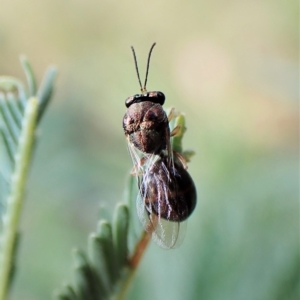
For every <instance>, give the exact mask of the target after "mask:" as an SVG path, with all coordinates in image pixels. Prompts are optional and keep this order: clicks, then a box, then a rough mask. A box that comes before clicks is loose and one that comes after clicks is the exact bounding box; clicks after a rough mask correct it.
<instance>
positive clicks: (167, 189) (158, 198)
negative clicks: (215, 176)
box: [123, 43, 197, 249]
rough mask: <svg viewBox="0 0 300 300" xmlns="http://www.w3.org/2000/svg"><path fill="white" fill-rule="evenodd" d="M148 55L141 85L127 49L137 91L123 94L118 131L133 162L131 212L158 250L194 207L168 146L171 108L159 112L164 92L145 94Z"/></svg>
mask: <svg viewBox="0 0 300 300" xmlns="http://www.w3.org/2000/svg"><path fill="white" fill-rule="evenodd" d="M154 46H155V43H154V44H153V45H152V47H151V48H150V51H149V55H148V62H147V70H146V77H145V83H144V85H143V86H142V84H141V80H140V75H139V70H138V66H137V59H136V55H135V51H134V48H133V47H131V49H132V52H133V56H134V62H135V67H136V72H137V77H138V80H139V84H140V88H141V94H136V95H134V96H131V97H128V98H127V99H126V101H125V105H126V107H127V111H126V113H125V115H124V118H123V129H124V133H125V136H126V138H127V140H128V148H129V152H130V155H131V158H132V161H133V164H134V168H133V171H132V175H134V176H136V177H137V181H138V187H139V193H138V197H137V211H138V216H139V219H140V221H141V222H142V224H143V227H144V229H145V230H146V231H148V232H149V233H150V234H151V235H152V239H153V240H154V241H155V242H156V243H157V244H158V245H160V246H161V247H163V248H167V249H169V248H174V247H176V246H178V245H179V244H180V242H181V240H182V239H181V238H182V237H183V236H184V228H185V224H186V222H185V221H186V219H187V218H188V217H189V216H190V215H191V213H192V212H193V210H194V208H195V206H196V198H197V195H196V188H195V185H194V182H193V180H192V178H191V176H190V175H189V173H188V172H187V171H186V168H187V166H186V161H185V159H184V157H183V155H182V154H181V153H178V152H175V151H173V150H172V147H171V137H172V136H176V134H177V133H178V131H179V129H180V128H179V127H175V128H174V129H173V130H172V131H171V132H170V128H169V121H170V120H171V119H172V118H173V117H174V110H171V112H170V114H169V115H167V114H166V112H165V111H164V110H163V107H162V106H163V104H164V102H165V95H164V94H163V93H162V92H159V91H153V92H147V90H146V84H147V78H148V71H149V64H150V57H151V53H152V50H153V48H154Z"/></svg>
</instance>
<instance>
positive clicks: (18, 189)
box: [0, 97, 38, 300]
mask: <svg viewBox="0 0 300 300" xmlns="http://www.w3.org/2000/svg"><path fill="white" fill-rule="evenodd" d="M37 112H38V100H37V98H34V97H32V98H30V99H29V100H28V102H27V104H26V109H25V115H24V119H23V124H22V132H21V135H20V140H19V149H18V152H17V155H16V165H15V166H16V167H15V171H14V174H13V176H12V183H11V192H10V195H9V198H8V202H7V211H6V213H5V215H4V217H3V240H2V241H1V249H0V300H4V299H5V298H6V294H7V291H8V286H9V280H10V275H11V267H12V263H13V255H14V247H15V242H16V236H17V231H18V224H19V220H20V215H21V208H22V203H23V195H24V189H25V182H26V178H27V173H28V169H29V163H30V158H31V152H32V144H33V140H34V131H35V124H36V118H37Z"/></svg>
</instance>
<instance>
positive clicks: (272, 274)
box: [0, 0, 299, 300]
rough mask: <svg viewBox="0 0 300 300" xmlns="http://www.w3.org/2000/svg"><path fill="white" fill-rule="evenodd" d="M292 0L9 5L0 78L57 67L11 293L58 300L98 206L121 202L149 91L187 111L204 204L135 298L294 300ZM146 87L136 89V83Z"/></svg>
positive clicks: (152, 250)
mask: <svg viewBox="0 0 300 300" xmlns="http://www.w3.org/2000/svg"><path fill="white" fill-rule="evenodd" d="M298 12H299V10H298V2H296V1H292V0H287V1H271V0H262V1H238V0H230V1H224V0H223V1H222V0H212V1H170V0H160V1H157V0H153V1H147V2H146V1H136V0H135V1H107V0H106V1H105V0H98V1H94V0H92V1H83V0H81V1H80V0H73V1H71V0H69V1H67V0H52V1H45V0H40V1H33V0H27V1H22V0H14V1H11V0H10V1H9V0H2V1H1V3H0V54H1V55H0V73H1V74H5V75H13V76H17V77H19V78H22V79H25V78H24V74H23V72H22V70H21V67H20V64H19V61H18V57H19V55H20V54H26V55H27V57H28V59H29V61H30V62H31V63H32V65H33V68H34V70H35V71H36V74H37V77H38V78H39V80H41V78H42V75H43V73H44V71H45V69H46V67H47V66H48V65H49V64H55V65H57V66H58V68H59V77H58V79H57V81H56V89H55V95H54V98H53V102H52V103H51V105H50V107H49V109H48V111H47V113H46V115H45V117H44V119H43V122H42V124H41V127H40V139H39V143H38V147H37V149H36V153H35V157H34V163H33V165H32V168H31V175H30V180H29V183H28V189H27V199H26V203H25V208H24V212H23V215H22V224H21V226H22V240H21V246H20V248H19V256H18V272H17V276H16V278H15V279H16V280H15V282H14V286H13V290H12V293H11V297H10V299H12V300H15V299H22V300H24V299H25V300H26V299H30V300H36V299H51V297H52V292H53V290H54V289H56V288H58V287H59V286H60V285H61V283H62V282H66V281H69V279H70V277H71V276H70V275H71V268H72V267H71V266H72V259H71V255H70V252H71V249H72V248H73V247H74V246H78V247H81V248H83V249H85V248H86V241H87V235H88V233H89V232H91V231H93V230H94V229H95V227H96V222H97V219H98V213H97V211H98V208H99V205H100V204H103V203H105V204H106V205H107V206H108V207H109V208H110V209H111V210H112V209H113V207H114V204H115V203H116V202H117V201H120V200H122V198H123V193H124V192H123V191H124V186H125V180H126V176H127V175H128V173H129V170H130V168H131V160H130V157H129V154H128V151H127V146H126V141H125V137H124V134H123V129H122V118H123V115H124V113H125V105H124V101H125V99H126V97H128V96H130V95H132V94H135V93H138V92H139V85H138V81H137V78H136V74H135V69H134V64H133V58H132V54H131V51H130V46H131V45H134V46H135V49H136V52H137V57H138V61H139V67H140V72H141V77H142V78H143V76H144V72H145V66H146V59H147V55H148V51H149V48H150V46H151V44H152V43H153V42H157V46H156V47H155V49H154V52H153V56H152V62H151V67H150V74H149V79H148V90H161V91H163V92H164V93H165V95H166V97H167V99H166V104H165V107H166V108H167V107H173V106H174V107H176V108H177V109H178V110H180V111H183V112H185V114H186V117H187V127H188V131H187V132H186V135H185V138H184V147H185V148H190V149H193V150H195V152H196V156H195V157H193V159H192V162H191V163H190V166H189V172H190V174H191V175H192V177H193V178H194V181H195V184H196V187H197V191H198V195H199V196H198V205H197V207H196V210H195V212H194V213H193V215H192V216H191V218H190V219H189V222H188V230H187V233H186V237H185V241H184V243H183V244H182V246H181V247H180V248H178V249H176V250H169V251H165V250H162V249H160V248H159V247H157V246H156V245H151V246H150V247H149V249H148V250H147V252H146V254H145V256H144V258H143V261H142V264H141V266H140V269H139V270H138V272H137V274H136V280H135V282H134V284H133V286H132V289H131V290H130V293H129V295H128V299H143V300H152V299H175V300H180V299H222V300H223V299H228V300H229V299H230V300H232V299H238V300H240V299H243V300H244V299H249V300H254V299H278V300H280V299H298V298H297V295H299V294H297V293H299V203H298V201H299V158H298V150H299V149H298V142H299V140H298V96H299V95H298V84H299V69H298V66H299V65H298V63H299V61H298V54H299V49H298ZM142 80H143V79H142Z"/></svg>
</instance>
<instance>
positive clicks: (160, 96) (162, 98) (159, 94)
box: [157, 92, 166, 105]
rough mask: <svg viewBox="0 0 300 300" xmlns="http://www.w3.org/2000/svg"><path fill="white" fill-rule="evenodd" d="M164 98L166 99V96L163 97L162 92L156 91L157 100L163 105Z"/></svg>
mask: <svg viewBox="0 0 300 300" xmlns="http://www.w3.org/2000/svg"><path fill="white" fill-rule="evenodd" d="M165 99H166V97H165V95H164V93H162V92H157V100H158V101H159V102H158V103H159V104H160V105H163V104H164V103H165Z"/></svg>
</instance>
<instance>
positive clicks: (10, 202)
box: [0, 57, 56, 300]
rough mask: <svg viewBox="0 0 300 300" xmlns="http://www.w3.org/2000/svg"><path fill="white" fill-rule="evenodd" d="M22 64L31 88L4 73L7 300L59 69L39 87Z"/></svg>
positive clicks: (2, 251) (1, 121) (2, 235)
mask: <svg viewBox="0 0 300 300" xmlns="http://www.w3.org/2000/svg"><path fill="white" fill-rule="evenodd" d="M21 64H22V66H23V69H24V71H25V74H26V78H27V83H28V88H27V89H26V88H25V86H24V85H23V83H22V82H21V81H19V80H18V79H16V78H13V77H9V76H0V191H1V192H0V220H1V222H0V299H1V300H4V299H5V297H6V294H7V291H8V287H9V285H10V283H11V275H12V274H13V273H14V270H15V263H14V257H15V254H16V249H17V240H18V236H19V233H18V230H19V229H18V224H19V219H20V215H21V211H22V203H23V198H24V197H23V196H24V190H25V184H26V179H27V174H28V170H29V165H30V161H31V154H32V148H33V145H34V142H35V130H36V127H37V124H38V121H39V120H40V119H41V116H42V114H43V112H44V108H45V107H46V105H47V103H48V102H49V99H50V96H51V91H52V86H53V81H54V78H55V74H56V71H55V69H54V68H50V69H49V70H48V71H47V73H46V75H45V77H44V80H43V83H42V85H41V87H40V88H39V89H38V90H37V88H36V80H35V77H34V75H33V72H32V69H31V66H30V65H29V63H28V61H27V59H26V58H25V57H21Z"/></svg>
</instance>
